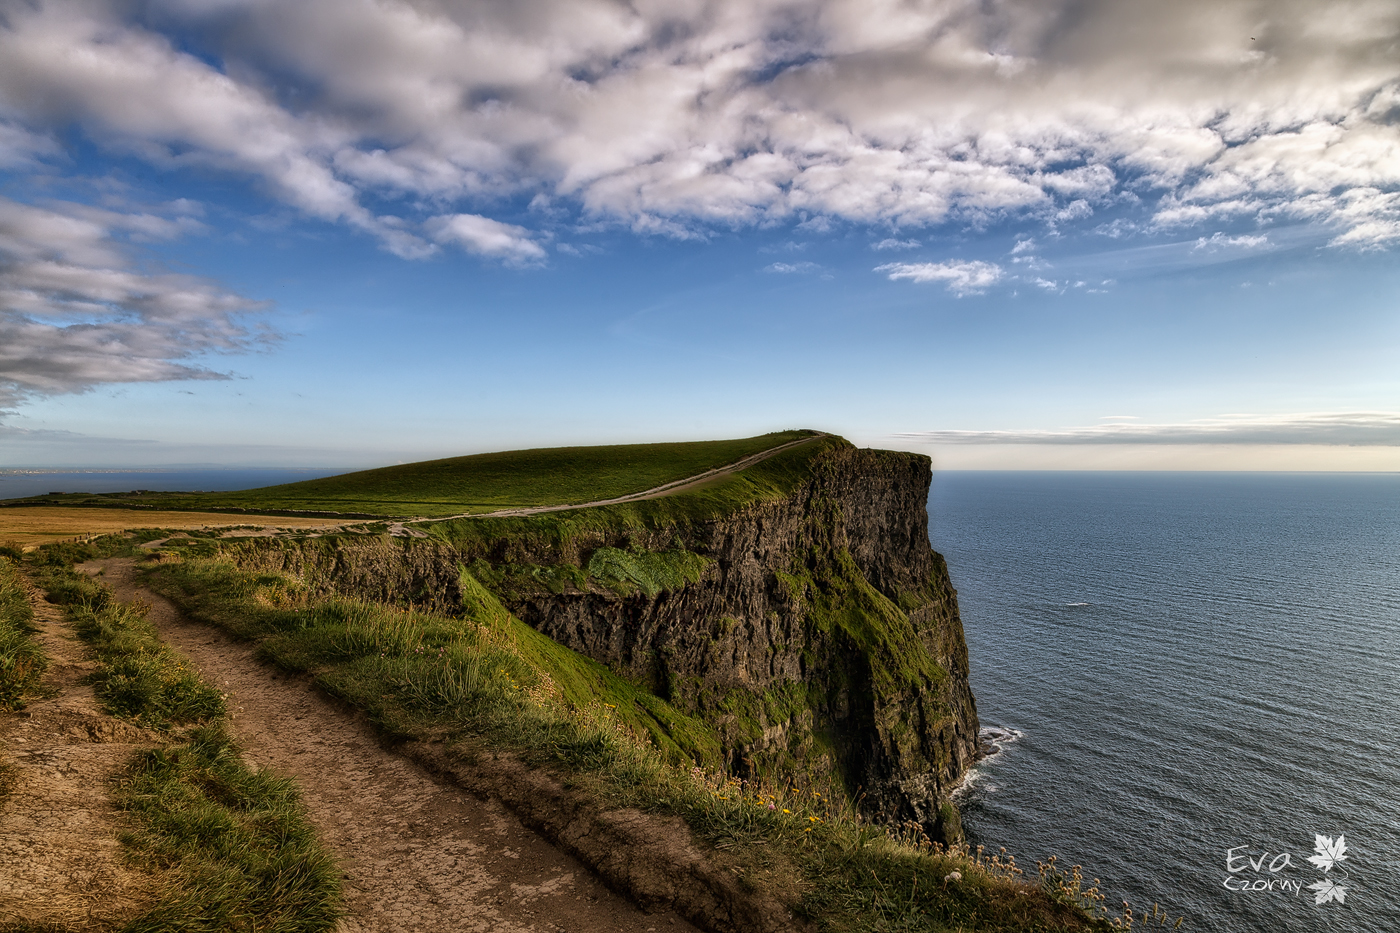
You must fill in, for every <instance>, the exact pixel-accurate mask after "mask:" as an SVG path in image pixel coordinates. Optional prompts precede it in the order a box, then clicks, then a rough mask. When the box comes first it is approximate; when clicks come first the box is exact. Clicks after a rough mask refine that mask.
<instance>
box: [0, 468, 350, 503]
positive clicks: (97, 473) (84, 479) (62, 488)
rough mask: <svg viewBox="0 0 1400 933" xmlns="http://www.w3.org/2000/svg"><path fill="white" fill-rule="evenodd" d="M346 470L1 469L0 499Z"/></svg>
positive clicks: (287, 478)
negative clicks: (50, 493)
mask: <svg viewBox="0 0 1400 933" xmlns="http://www.w3.org/2000/svg"><path fill="white" fill-rule="evenodd" d="M344 472H345V471H344V470H329V469H302V468H275V467H268V468H261V467H259V468H252V467H250V468H246V469H202V470H199V469H170V470H0V499H18V498H20V497H21V496H42V495H43V494H44V493H46V492H130V491H131V490H133V489H155V490H160V491H162V492H196V491H198V492H232V491H233V490H235V489H257V488H258V487H260V486H276V485H277V484H279V483H296V482H300V481H301V480H304V479H316V478H318V477H321V476H334V475H335V474H337V473H344Z"/></svg>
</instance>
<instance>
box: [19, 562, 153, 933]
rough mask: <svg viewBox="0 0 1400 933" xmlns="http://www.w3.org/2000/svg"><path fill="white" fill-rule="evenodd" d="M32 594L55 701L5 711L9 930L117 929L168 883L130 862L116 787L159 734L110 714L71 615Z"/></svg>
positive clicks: (47, 687)
mask: <svg viewBox="0 0 1400 933" xmlns="http://www.w3.org/2000/svg"><path fill="white" fill-rule="evenodd" d="M30 590H31V592H30V602H31V603H32V604H33V606H34V622H35V624H36V625H37V626H38V628H39V635H38V639H39V641H40V642H41V643H42V645H43V648H44V652H45V653H46V654H47V655H48V657H49V662H50V663H49V669H48V671H47V673H46V674H45V677H44V681H43V686H44V688H45V690H46V692H48V694H49V695H48V696H47V697H45V698H44V699H40V700H33V701H31V702H30V703H29V705H28V706H27V708H25V709H24V710H22V711H19V712H8V713H0V758H3V760H4V761H5V762H7V763H8V764H10V765H11V766H13V767H14V768H15V771H16V774H15V777H16V780H15V783H14V787H13V789H12V791H11V793H10V794H9V796H8V797H6V798H5V799H4V801H3V802H0V930H3V929H4V928H5V927H7V926H10V925H12V924H13V925H23V924H32V925H34V926H36V927H42V928H45V929H54V930H74V931H77V930H83V931H88V930H91V931H104V930H112V929H116V928H117V927H119V926H121V925H122V924H123V923H124V922H125V921H126V920H128V919H130V918H131V917H132V916H134V915H135V914H136V913H137V912H138V911H139V910H140V909H141V907H142V906H143V905H145V904H147V903H149V902H150V901H151V900H152V899H153V898H155V897H156V895H157V893H158V889H159V878H157V877H155V876H154V875H151V874H147V873H143V872H141V871H138V870H135V869H133V868H132V867H130V866H127V865H125V864H123V861H122V857H121V855H122V852H121V845H120V843H119V842H118V841H117V833H118V831H119V830H120V827H121V825H122V815H121V813H120V812H119V811H118V810H117V809H116V807H115V806H114V805H113V803H112V800H111V798H110V796H109V794H108V792H107V787H108V782H109V781H110V780H111V778H112V776H113V775H114V774H115V773H116V772H117V771H118V770H119V769H120V768H121V767H122V766H123V765H124V764H125V763H126V762H127V760H129V759H130V758H131V756H132V755H133V754H134V753H135V752H136V751H137V750H139V749H142V748H149V747H151V746H153V745H155V744H158V742H159V737H158V736H156V735H154V734H152V733H149V732H146V731H144V730H142V729H138V728H136V727H135V726H132V725H131V724H129V723H126V722H123V721H122V720H119V719H116V718H114V717H112V716H108V715H106V714H105V713H103V712H102V710H101V707H100V706H99V705H98V702H97V699H96V698H95V697H94V696H93V692H92V688H91V687H89V686H87V685H85V684H83V683H81V682H80V681H81V680H82V678H83V677H84V676H85V675H86V674H88V673H89V672H90V671H91V670H92V668H93V666H94V665H93V662H91V661H87V660H85V659H84V656H83V655H84V651H83V647H82V645H81V644H80V643H79V642H78V641H77V639H76V638H75V637H74V635H73V634H72V632H71V631H69V629H68V628H67V626H66V625H64V623H63V617H62V611H61V610H60V609H58V607H56V606H51V605H49V604H48V603H46V602H44V601H43V599H41V598H39V596H38V594H37V592H35V591H34V590H33V589H32V587H31V588H30Z"/></svg>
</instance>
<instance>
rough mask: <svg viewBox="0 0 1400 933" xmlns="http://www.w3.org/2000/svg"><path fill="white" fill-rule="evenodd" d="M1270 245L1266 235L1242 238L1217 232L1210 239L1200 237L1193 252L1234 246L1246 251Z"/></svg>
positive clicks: (1247, 235) (1193, 247)
mask: <svg viewBox="0 0 1400 933" xmlns="http://www.w3.org/2000/svg"><path fill="white" fill-rule="evenodd" d="M1268 245H1269V238H1268V236H1266V235H1262V234H1261V235H1259V236H1251V235H1249V234H1245V235H1242V236H1227V235H1225V234H1224V233H1221V232H1219V231H1216V232H1215V233H1212V234H1211V235H1210V237H1209V238H1206V237H1198V238H1197V239H1196V243H1195V245H1194V246H1192V247H1191V248H1192V249H1193V250H1200V249H1204V250H1211V251H1214V250H1218V249H1224V248H1226V247H1232V246H1233V247H1242V248H1244V249H1258V248H1260V247H1263V246H1268Z"/></svg>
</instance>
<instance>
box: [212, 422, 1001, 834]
mask: <svg viewBox="0 0 1400 933" xmlns="http://www.w3.org/2000/svg"><path fill="white" fill-rule="evenodd" d="M930 479H931V470H930V462H929V459H928V458H927V457H922V456H918V455H914V454H907V453H896V452H891V451H877V450H858V449H855V448H853V447H851V446H850V445H848V444H845V443H844V442H840V441H839V440H835V439H833V440H832V442H830V443H827V444H826V445H825V449H823V450H822V452H821V453H819V454H818V455H816V456H815V457H812V458H811V459H810V461H809V462H808V464H807V473H806V475H805V477H804V478H803V480H802V481H801V482H800V483H798V484H797V485H796V486H795V488H793V489H791V491H790V492H789V493H788V494H787V495H786V496H785V497H781V498H772V497H770V498H768V499H766V500H761V501H755V502H752V503H750V504H748V505H745V506H743V507H741V508H738V509H737V510H735V511H733V512H732V513H731V514H727V515H724V516H723V517H719V518H708V519H705V520H681V521H674V522H667V523H657V524H653V525H650V526H646V525H642V526H638V525H637V524H635V523H632V524H627V523H619V524H617V525H616V526H615V527H610V526H609V525H608V524H607V523H606V522H600V523H594V524H591V525H588V526H587V527H586V529H584V530H580V529H579V528H577V527H575V528H571V529H570V530H569V531H568V532H567V533H561V534H557V535H540V534H533V535H531V534H519V535H511V534H503V535H502V536H500V537H498V538H495V539H493V538H492V537H491V536H490V535H484V536H483V535H477V536H476V538H474V539H472V541H471V542H470V543H463V542H462V540H461V539H455V540H452V541H443V540H418V541H407V542H405V541H398V540H390V539H388V538H364V539H347V538H345V537H342V538H339V539H336V542H335V544H334V545H330V544H328V543H327V542H326V541H325V540H324V539H323V540H322V541H319V542H317V541H309V542H304V543H303V544H301V545H289V544H286V543H282V544H272V543H270V542H269V543H264V544H257V543H250V544H249V545H246V546H243V550H242V551H241V552H240V553H241V555H242V556H241V558H240V561H241V562H243V563H245V565H248V564H252V565H257V566H260V567H263V568H266V569H275V570H279V571H285V572H291V573H294V574H296V575H298V576H300V577H301V578H302V579H304V580H306V581H307V582H308V583H310V584H311V585H312V586H314V587H316V588H318V589H329V588H334V589H336V590H339V591H341V592H348V593H353V594H354V595H358V596H362V597H366V598H372V599H380V600H390V601H393V600H409V601H412V602H416V603H420V604H424V605H428V606H435V607H436V608H439V609H450V608H452V606H453V605H454V603H455V601H457V600H459V599H460V594H459V591H458V589H457V586H458V583H457V580H458V573H459V568H461V567H466V568H467V572H471V573H473V574H474V575H475V576H476V577H477V579H478V580H479V581H480V582H482V583H484V584H485V585H487V586H488V587H490V588H491V589H492V590H493V591H495V592H496V593H497V595H498V596H499V597H500V598H501V600H502V602H503V603H504V604H505V605H506V606H507V607H508V608H509V609H510V610H511V611H512V612H513V613H514V614H515V615H516V616H517V617H518V618H520V619H521V620H523V621H524V622H526V623H528V624H529V625H531V626H533V627H535V628H536V629H538V630H539V631H541V632H543V633H545V634H547V635H549V636H550V637H551V638H553V639H554V640H556V641H558V642H560V643H562V644H564V645H567V646H568V647H570V648H572V649H574V650H575V651H578V652H580V653H582V654H584V655H587V656H589V657H592V658H594V659H596V660H598V661H601V662H603V663H605V664H607V665H609V666H610V667H611V668H613V669H614V670H615V671H617V672H618V673H620V674H623V675H624V676H626V677H628V678H630V679H632V680H634V681H635V682H638V683H641V684H645V685H646V686H647V687H648V688H649V689H650V690H651V691H652V692H654V693H656V694H657V695H658V696H660V697H661V698H662V699H664V700H666V701H667V702H669V703H670V704H672V705H673V706H675V707H677V708H678V709H680V710H682V711H684V712H687V713H690V714H692V715H694V716H697V717H699V718H700V719H702V720H704V721H705V722H707V723H709V724H710V725H711V726H712V727H713V728H714V730H715V731H716V732H717V734H718V736H719V738H720V744H721V746H722V747H723V748H724V749H725V755H726V761H725V762H724V764H725V766H726V767H727V768H728V769H729V770H730V771H731V773H734V774H737V775H739V776H764V777H768V778H777V779H783V778H790V779H794V780H798V781H802V782H809V783H812V784H814V785H817V786H821V785H826V786H835V787H839V788H840V789H841V790H842V791H844V792H845V793H846V794H848V795H850V796H851V797H852V799H856V800H858V801H859V805H860V807H861V809H863V810H864V811H865V812H866V813H867V814H868V815H869V816H871V817H872V818H875V819H878V820H880V821H884V822H903V821H906V820H913V821H915V822H917V823H919V824H921V825H922V826H923V827H924V828H925V829H926V830H927V831H928V832H929V833H930V835H931V836H932V837H933V838H935V839H939V840H942V841H952V840H954V839H956V838H957V837H958V836H959V834H960V828H959V826H958V821H957V811H956V809H954V808H953V807H952V806H951V804H949V803H948V802H947V799H948V795H949V793H950V791H951V790H952V789H953V787H954V786H955V785H956V784H957V782H958V781H959V780H960V779H961V778H962V776H963V774H964V773H965V771H966V770H967V768H968V767H969V766H970V765H971V764H972V762H973V761H974V759H975V757H976V754H977V733H978V723H977V712H976V705H975V702H974V700H973V697H972V692H971V689H970V687H969V685H968V676H967V675H968V663H967V648H966V645H965V643H964V640H963V630H962V623H961V620H960V619H959V616H958V607H957V595H956V593H955V591H954V590H953V588H952V585H951V583H950V582H949V578H948V572H947V568H946V565H945V564H944V561H943V558H942V557H941V556H939V555H938V554H936V553H935V552H934V551H933V550H932V549H931V547H930V546H929V540H928V513H927V510H926V509H927V496H928V488H929V482H930ZM538 524H539V521H538V520H536V521H535V527H538ZM603 558H607V560H603ZM629 562H630V563H629ZM648 562H650V563H648ZM629 566H631V567H632V571H633V572H631V573H630V575H629V571H628V567H629ZM618 567H621V569H620V570H619V569H617V568H618ZM609 568H612V569H609ZM648 568H650V570H648ZM667 568H678V569H675V572H671V573H669V574H668V573H667V572H665V571H667ZM658 580H659V581H660V582H656V581H658Z"/></svg>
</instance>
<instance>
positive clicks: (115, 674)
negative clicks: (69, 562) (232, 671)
mask: <svg viewBox="0 0 1400 933" xmlns="http://www.w3.org/2000/svg"><path fill="white" fill-rule="evenodd" d="M39 579H40V583H41V584H42V585H43V586H44V588H45V590H46V591H47V592H48V594H49V595H48V598H49V601H50V602H54V603H58V604H60V605H63V606H64V607H65V609H66V614H67V616H68V621H69V623H70V624H71V625H72V626H73V628H74V631H76V632H77V634H78V637H79V638H81V639H82V640H83V641H84V642H85V643H86V644H87V645H88V647H89V649H90V650H91V651H92V654H93V656H94V657H95V658H96V659H97V661H98V662H99V666H98V669H97V671H96V672H95V673H93V674H92V675H91V682H92V685H93V689H94V692H95V693H96V694H97V698H98V700H99V701H100V702H101V703H102V706H103V708H104V709H105V710H106V711H107V712H108V713H111V714H112V715H114V716H120V717H122V718H123V719H129V720H131V721H132V722H134V723H136V724H138V725H142V726H147V727H149V728H154V729H167V730H168V729H170V728H172V727H175V726H183V725H191V724H198V723H207V722H209V721H211V720H214V719H217V718H218V717H220V716H222V715H223V714H224V711H225V710H224V698H223V695H222V694H221V693H220V692H219V691H218V690H216V689H214V688H213V687H211V686H209V685H208V684H207V683H205V682H204V681H203V679H202V678H200V676H199V675H198V674H197V673H196V672H195V671H194V669H193V668H191V667H190V664H189V662H188V661H187V660H185V659H184V658H183V657H181V656H179V655H178V654H176V653H175V652H173V651H171V650H170V648H169V647H167V646H166V644H165V643H164V642H162V641H161V640H160V636H159V635H157V634H156V630H155V627H154V626H153V625H151V623H150V622H149V621H148V620H147V619H146V609H145V607H144V606H140V605H133V604H129V603H122V602H118V601H117V600H115V599H112V597H111V592H110V591H109V590H108V589H106V588H105V587H103V586H102V585H101V584H99V583H97V582H96V581H94V580H93V579H92V578H90V577H88V576H87V575H86V574H82V573H78V572H77V571H74V570H67V569H64V568H55V567H49V568H47V569H46V570H45V572H44V573H43V574H42V575H41V576H40V578H39Z"/></svg>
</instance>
